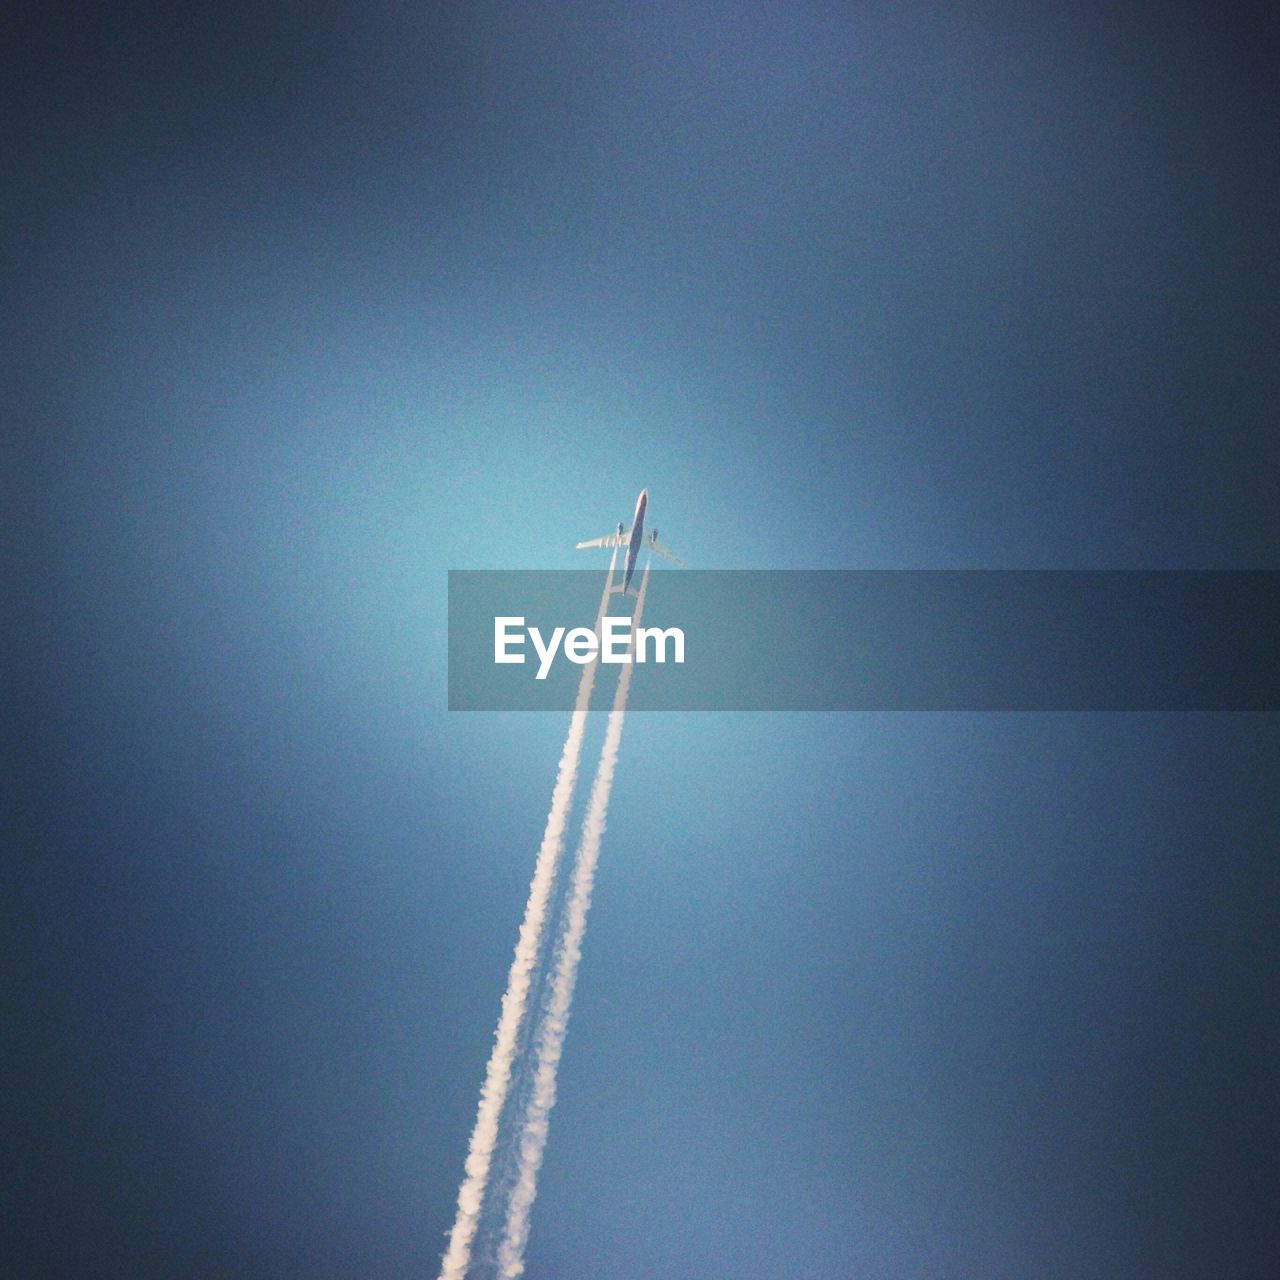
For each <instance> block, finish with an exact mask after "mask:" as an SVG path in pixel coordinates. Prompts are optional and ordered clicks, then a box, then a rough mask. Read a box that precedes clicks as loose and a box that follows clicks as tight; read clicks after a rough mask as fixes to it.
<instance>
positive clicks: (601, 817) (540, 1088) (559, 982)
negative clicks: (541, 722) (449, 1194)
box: [498, 564, 649, 1280]
mask: <svg viewBox="0 0 1280 1280" xmlns="http://www.w3.org/2000/svg"><path fill="white" fill-rule="evenodd" d="M648 584H649V566H648V565H647V564H646V565H645V570H644V577H643V578H642V579H641V581H640V593H639V596H638V597H637V599H636V608H635V615H634V617H633V618H632V621H631V637H632V646H633V649H634V645H635V631H636V628H637V627H638V626H639V625H640V618H641V616H642V615H643V613H644V593H645V588H646V587H647V586H648ZM632 666H633V664H632V663H627V664H626V665H625V666H624V667H623V668H622V674H621V675H620V676H619V678H618V690H617V693H616V694H615V695H614V699H613V709H612V710H611V711H610V712H609V724H608V727H607V728H606V730H605V736H604V745H603V746H602V747H601V748H600V762H599V764H597V766H596V776H595V781H594V782H592V784H591V799H590V800H589V801H588V804H587V813H586V817H585V818H583V820H582V836H581V838H580V840H579V843H578V855H577V859H576V861H575V862H574V867H573V879H572V881H571V883H570V887H569V897H568V900H567V902H566V905H565V915H564V925H563V929H562V932H561V934H560V939H559V942H558V944H557V948H556V967H555V973H554V975H553V977H552V979H551V987H550V994H549V996H548V997H547V1003H546V1006H545V1007H544V1009H543V1013H542V1021H541V1024H540V1025H539V1027H538V1033H537V1067H536V1071H535V1075H534V1080H533V1092H532V1093H531V1095H530V1097H529V1102H528V1105H527V1107H526V1109H525V1113H524V1127H523V1131H522V1133H521V1135H520V1156H519V1167H518V1174H517V1180H516V1184H515V1187H514V1189H513V1190H512V1192H511V1198H510V1200H509V1201H508V1202H507V1221H506V1227H505V1229H504V1232H503V1238H502V1241H501V1243H500V1244H499V1246H498V1270H499V1273H500V1274H501V1275H502V1276H504V1277H505V1278H506V1280H515V1278H516V1277H517V1276H519V1275H520V1273H521V1272H522V1271H523V1270H524V1249H525V1244H526V1243H527V1241H528V1239H529V1214H530V1211H531V1210H532V1209H533V1201H534V1197H535V1196H536V1195H537V1194H538V1170H539V1169H540V1168H541V1166H542V1153H543V1151H544V1149H545V1148H546V1145H547V1131H548V1129H549V1128H550V1124H551V1108H552V1107H553V1106H555V1102H556V1072H557V1070H558V1069H559V1066H560V1055H561V1053H562V1052H563V1050H564V1037H565V1032H566V1031H567V1030H568V1028H569V1006H570V1004H571V1003H572V1001H573V987H574V983H575V982H576V981H577V977H578V961H579V960H580V959H581V958H582V935H583V933H584V931H585V930H586V927H587V909H588V908H589V907H590V906H591V889H592V885H593V884H594V882H595V874H596V862H597V860H598V859H599V856H600V839H601V837H602V836H603V835H604V831H605V823H606V819H607V817H608V814H609V792H610V791H611V790H612V788H613V774H614V770H615V769H616V768H617V764H618V746H619V744H620V743H621V741H622V721H623V718H624V717H625V715H626V710H627V691H628V689H629V688H630V687H631V671H632Z"/></svg>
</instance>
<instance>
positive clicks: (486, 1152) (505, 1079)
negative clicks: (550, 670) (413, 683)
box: [440, 547, 630, 1280]
mask: <svg viewBox="0 0 1280 1280" xmlns="http://www.w3.org/2000/svg"><path fill="white" fill-rule="evenodd" d="M617 559H618V551H617V548H616V547H615V548H614V552H613V558H612V559H611V560H610V561H609V576H608V578H607V579H606V581H605V589H604V592H603V593H602V594H601V596H600V607H599V609H597V610H596V634H597V635H599V634H600V619H601V618H602V617H603V616H604V611H605V608H606V606H607V605H608V602H609V588H610V586H611V585H612V583H613V570H614V566H615V564H616V562H617ZM596 667H597V664H596V662H594V661H592V662H589V663H587V665H586V666H584V667H583V669H582V675H581V677H580V678H579V680H578V696H577V698H576V699H575V701H574V704H573V716H572V718H571V719H570V721H569V732H568V735H567V736H566V737H565V740H564V749H563V751H562V752H561V753H560V768H559V770H558V772H557V773H556V785H555V788H554V790H553V791H552V793H551V809H550V811H549V812H548V813H547V825H546V829H545V830H544V831H543V833H542V844H541V845H540V846H539V849H538V858H537V862H536V863H535V864H534V869H533V880H532V882H531V883H530V885H529V901H528V904H527V905H526V906H525V909H524V921H523V922H522V923H521V925H520V934H519V937H518V938H517V940H516V950H515V956H514V957H513V958H512V961H511V972H510V973H509V974H508V976H507V989H506V992H505V993H504V994H503V997H502V1013H501V1015H500V1016H499V1018H498V1027H497V1030H496V1031H495V1032H494V1036H493V1051H492V1052H491V1053H490V1055H489V1065H488V1067H487V1068H486V1069H485V1076H484V1084H483V1086H482V1087H481V1089H480V1104H479V1107H478V1108H477V1110H476V1123H475V1127H474V1128H473V1129H472V1131H471V1145H470V1147H469V1148H468V1149H467V1163H466V1174H465V1176H464V1177H463V1179H462V1185H461V1186H460V1187H459V1188H458V1213H457V1217H456V1218H455V1219H454V1222H453V1231H452V1232H451V1233H450V1236H449V1247H448V1249H447V1250H446V1251H445V1255H444V1259H443V1261H442V1262H441V1265H440V1280H463V1277H464V1276H465V1275H466V1272H467V1267H468V1266H469V1265H470V1262H471V1244H472V1241H473V1240H474V1239H475V1234H476V1227H477V1225H478V1223H479V1221H480V1210H481V1208H482V1207H483V1205H484V1195H485V1187H486V1185H487V1183H488V1181H489V1168H490V1166H491V1164H492V1163H493V1149H494V1145H495V1143H496V1142H497V1140H498V1123H499V1121H500V1119H501V1117H502V1108H503V1105H504V1104H505V1102H506V1100H507V1093H508V1091H509V1090H510V1088H511V1068H512V1061H513V1059H514V1057H515V1051H516V1045H517V1043H518V1041H519V1038H520V1029H521V1027H522V1026H523V1025H524V1018H525V1013H526V1008H527V1005H528V1000H529V986H530V982H531V980H532V977H533V972H534V968H535V966H536V965H537V963H538V955H539V952H540V950H541V947H542V934H543V930H544V927H545V924H546V917H547V903H548V901H549V900H550V897H551V890H552V887H553V885H554V884H555V877H556V869H557V866H558V865H559V862H560V854H561V852H562V851H563V849H564V833H565V828H566V826H567V825H568V821H569V812H570V810H571V809H572V807H573V792H574V787H575V786H576V784H577V780H578V762H579V760H580V759H581V756H582V735H583V731H584V730H585V728H586V722H587V709H588V707H589V706H590V705H591V687H592V685H593V684H594V683H595V678H596ZM627 670H630V668H629V667H626V668H624V671H627Z"/></svg>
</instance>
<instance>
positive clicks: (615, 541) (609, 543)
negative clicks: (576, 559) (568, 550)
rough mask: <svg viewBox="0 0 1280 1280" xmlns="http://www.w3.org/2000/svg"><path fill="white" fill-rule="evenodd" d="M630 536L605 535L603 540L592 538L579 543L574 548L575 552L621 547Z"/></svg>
mask: <svg viewBox="0 0 1280 1280" xmlns="http://www.w3.org/2000/svg"><path fill="white" fill-rule="evenodd" d="M629 536H630V535H628V534H624V533H606V534H605V535H604V537H603V538H592V539H590V540H589V541H587V542H579V543H578V544H577V545H576V546H575V547H574V550H575V551H581V550H583V549H584V548H585V547H621V546H623V545H625V543H626V541H627V538H628V537H629Z"/></svg>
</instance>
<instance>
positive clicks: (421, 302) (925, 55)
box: [3, 4, 1280, 1280]
mask: <svg viewBox="0 0 1280 1280" xmlns="http://www.w3.org/2000/svg"><path fill="white" fill-rule="evenodd" d="M24 22H25V26H24V27H23V29H21V30H20V31H19V33H18V37H19V38H18V39H17V40H16V41H15V42H14V52H13V53H12V54H11V60H12V68H11V73H10V74H8V75H6V77H5V82H6V87H5V89H4V91H3V92H4V102H5V111H4V120H5V128H6V140H7V143H8V154H10V155H11V157H12V162H11V163H12V167H13V170H14V173H15V175H16V179H15V181H14V182H13V183H12V184H11V186H10V189H9V191H8V192H7V194H6V198H5V201H6V214H7V216H6V225H7V230H6V235H5V240H6V248H7V250H8V255H7V260H8V261H9V263H10V286H11V292H12V304H11V306H9V307H8V308H6V312H7V315H6V331H7V336H8V339H9V340H8V342H7V343H6V346H7V348H8V350H9V353H10V362H9V364H10V368H9V370H8V373H7V378H6V385H7V387H8V395H7V397H6V400H7V409H6V417H7V419H8V423H7V430H6V439H5V459H6V461H5V467H4V485H5V497H4V503H5V508H6V527H7V530H8V531H9V532H8V534H7V537H6V551H7V556H6V560H7V569H6V580H7V592H6V595H7V599H8V601H9V604H8V607H7V609H6V613H7V615H8V617H9V618H10V620H11V626H10V629H9V635H10V637H11V645H12V657H13V662H12V667H11V669H12V671H13V673H14V676H13V679H12V680H11V682H10V683H9V686H8V690H7V693H6V697H7V699H8V706H9V710H10V712H11V714H9V715H8V716H6V720H7V722H8V723H9V724H10V725H11V726H12V730H13V731H12V735H11V739H10V741H9V742H8V744H7V747H6V751H7V756H6V760H7V764H8V765H9V767H8V768H7V769H6V771H5V772H6V775H7V777H8V783H7V786H6V793H7V795H6V805H5V813H6V843H7V844H8V845H10V846H11V849H12V856H11V857H7V858H6V859H5V865H6V877H7V881H6V892H5V901H6V907H5V914H6V923H7V925H8V926H9V927H8V929H7V932H8V933H9V934H10V937H11V938H12V950H13V959H14V963H13V964H12V966H11V974H12V977H11V980H10V982H9V983H8V984H7V1000H8V1002H9V1013H10V1017H9V1026H10V1028H11V1035H10V1047H11V1052H10V1055H9V1061H8V1063H7V1065H6V1072H7V1073H11V1083H10V1095H11V1096H12V1097H14V1098H15V1099H17V1100H18V1101H17V1105H15V1106H14V1107H12V1108H11V1109H10V1116H9V1118H8V1120H7V1124H9V1125H10V1126H12V1134H11V1137H10V1148H11V1150H12V1151H14V1152H16V1154H17V1158H16V1160H14V1161H13V1162H12V1167H11V1168H10V1170H9V1178H10V1179H12V1180H13V1182H12V1185H11V1187H10V1194H9V1200H10V1203H12V1204H14V1205H16V1206H17V1212H16V1213H15V1214H14V1215H12V1217H11V1221H10V1224H9V1227H8V1230H10V1231H12V1232H13V1238H12V1242H11V1244H10V1245H9V1246H8V1247H7V1249H6V1252H7V1253H8V1254H9V1256H12V1257H15V1258H20V1259H22V1260H23V1262H24V1264H25V1271H26V1273H28V1274H32V1275H76V1276H85V1277H90V1276H114V1275H126V1274H127V1275H131V1276H139V1277H143V1276H172V1275H187V1276H216V1275H232V1274H234V1275H261V1276H268V1277H277V1276H293V1275H298V1276H301V1275H307V1276H334V1277H338V1276H357V1275H358V1276H362V1277H373V1276H386V1277H399V1276H407V1275H418V1274H424V1273H425V1274H430V1273H431V1272H432V1268H433V1267H434V1265H435V1263H436V1261H437V1259H438V1257H439V1254H440V1252H441V1251H442V1249H443V1245H444V1233H445V1232H446V1231H447V1229H448V1227H449V1225H450V1223H451V1220H452V1210H453V1198H454V1196H455V1194H456V1189H457V1183H458V1180H459V1178H460V1176H461V1172H462V1161H463V1157H464V1153H465V1148H466V1140H467V1135H468V1132H469V1128H470V1124H471V1121H472V1119H473V1117H474V1108H475V1100H476V1093H477V1090H478V1088H479V1084H480V1079H481V1075H482V1071H483V1065H484V1060H485V1056H486V1054H487V1049H488V1043H489V1040H490V1037H491V1035H492V1031H493V1025H494V1021H495V1019H496V1016H497V1008H498V999H499V994H500V992H501V989H502V984H503V981H504V977H505V972H506V967H507V964H508V962H509V957H510V949H511V946H512V944H513V942H514V938H515V931H516V928H517V925H518V922H519V915H520V911H521V906H522V903H523V901H524V895H525V892H526V888H527V884H528V877H529V873H530V870H531V867H532V859H533V854H534V851H535V849H536V846H537V841H538V839H539V836H540V832H541V823H542V821H543V818H544V816H545V808H546V804H547V800H548V796H549V792H550V787H551V783H552V780H553V770H554V767H555V762H556V758H557V753H558V750H559V746H560V743H561V740H562V737H563V733H564V728H565V718H564V717H560V716H545V717H544V716H519V715H506V716H503V715H493V716H488V715H483V716H482V715H475V716H460V715H450V714H448V713H447V712H446V711H445V709H444V703H445V663H444V656H445V654H444V638H445V637H444V632H445V584H446V573H447V571H448V570H449V569H450V568H483V567H511V568H556V567H570V566H573V565H575V564H576V563H578V562H577V561H575V559H574V553H573V552H572V550H571V549H570V548H571V547H572V544H573V542H574V541H576V540H577V539H578V538H582V537H588V536H593V535H596V534H599V533H602V532H604V531H606V530H607V529H609V528H610V527H611V526H612V525H613V524H615V523H616V522H617V521H618V520H624V519H626V518H627V517H628V516H629V514H630V511H631V509H632V506H633V504H634V501H635V495H636V493H637V491H638V490H639V489H640V488H641V487H642V486H647V487H648V489H649V491H650V495H651V505H650V520H651V521H652V522H655V523H656V524H657V526H658V527H659V529H660V530H661V531H662V539H663V541H664V542H666V543H668V544H669V545H670V546H672V547H673V548H675V549H677V550H679V551H680V552H681V553H682V554H684V555H685V556H686V557H687V558H688V559H689V561H690V562H691V563H692V564H694V565H696V566H698V567H727V568H798V567H815V568H826V567H839V568H864V567H868V568H890V567H892V568H899V567H903V568H906V567H909V568H959V567H975V568H1028V567H1036V568H1176V567H1187V568H1269V567H1273V566H1274V565H1275V561H1276V552H1277V546H1278V544H1280V528H1278V527H1277V512H1278V511H1280V504H1277V503H1276V501H1275V492H1276V484H1275V481H1276V461H1277V458H1276V436H1275V432H1274V404H1275V403H1276V395H1277V390H1280V388H1277V386H1276V365H1275V361H1274V357H1273V353H1274V350H1275V337H1276V302H1275V299H1276V297H1277V296H1280V295H1278V293H1277V289H1276V284H1277V282H1276V279H1275V273H1276V266H1275V263H1276V256H1275V253H1274V249H1275V244H1274V226H1275V225H1276V223H1275V214H1276V199H1275V191H1276V188H1275V178H1276V173H1275V166H1276V159H1275V154H1274V148H1272V147H1271V146H1269V145H1268V141H1269V140H1268V138H1267V131H1266V128H1265V125H1266V122H1267V121H1268V120H1269V119H1270V118H1273V116H1274V109H1275V89H1274V85H1275V84H1276V83H1277V80H1276V78H1275V76H1274V74H1273V73H1274V69H1275V67H1274V63H1275V58H1274V43H1273V39H1272V38H1271V37H1270V36H1269V34H1268V33H1267V32H1265V31H1263V30H1262V29H1261V28H1260V26H1254V25H1251V23H1250V21H1249V20H1248V19H1247V18H1246V17H1239V18H1227V17H1226V16H1224V15H1221V14H1219V13H1217V12H1216V11H1214V10H1213V9H1210V8H1208V7H1201V8H1198V7H1196V6H1191V5H1187V6H1180V7H1176V8H1174V9H1169V10H1163V9H1162V10H1160V11H1159V12H1157V11H1155V10H1153V9H1147V8H1144V7H1141V6H1137V5H1130V6H1119V7H1116V6H1114V5H1110V6H1100V5H1099V6H1093V7H1088V8H1080V7H1073V9H1072V10H1071V11H1070V12H1069V13H1067V12H1065V11H1062V10H1060V9H1058V8H1055V7H1051V6H1037V5H1031V6H1028V5H1004V6H1001V5H987V6H981V7H978V8H974V9H970V10H966V11H959V10H950V9H946V8H943V7H935V6H923V5H918V4H893V5H877V4H869V5H865V6H838V5H795V6H787V7H786V8H785V10H784V11H779V10H778V9H777V8H776V7H774V6H728V5H699V6H687V5H657V6H645V7H639V8H637V7H621V6H618V7H611V6H600V5H580V4H558V5H538V4H534V5H527V6H519V7H507V6H499V5H469V6H430V7H428V8H427V9H426V10H420V9H415V8H413V7H409V6H402V5H391V4H375V5H372V6H364V7H360V8H357V7H354V6H347V5H341V4H332V5H323V6H285V7H283V8H281V7H274V8H271V9H270V10H266V9H260V8H259V7H257V6H247V5H244V6H241V5H234V4H233V5H231V6H229V7H227V6H222V7H220V8H218V9H217V11H216V12H213V11H210V12H197V11H194V10H192V11H185V10H183V9H182V8H181V7H179V8H173V7H163V6H154V7H151V6H147V5H134V6H128V7H127V8H126V9H125V10H124V11H123V12H119V13H117V14H116V15H114V16H112V17H110V18H108V17H107V16H105V15H104V16H100V17H95V16H92V15H80V16H78V17H75V18H72V17H71V16H69V15H61V14H59V13H56V12H54V13H45V12H42V13H39V14H36V13H33V14H32V15H30V16H29V17H28V18H27V19H25V20H24ZM598 732H599V727H598V726H597V733H598ZM1278 757H1280V740H1278V739H1277V733H1276V724H1275V720H1274V717H1268V716H1256V717H1246V716H1155V715H1152V716H1107V715H1080V716H1062V715H1059V716H1049V715H1045V716H1035V715H1010V716H997V715H991V716H951V715H945V716H944V715H920V716H907V715H901V716H852V715H851V716H814V717H806V716H767V717H766V716H760V717H752V716H723V717H718V716H663V715H650V716H636V717H633V718H632V720H631V721H630V722H629V723H628V725H627V728H626V733H625V736H624V739H623V744H622V763H621V767H620V773H619V777H618V781H617V784H616V787H615V793H614V802H613V807H612V809H611V813H610V825H609V831H608V835H607V837H606V841H605V846H604V852H603V857H602V865H601V870H600V878H599V884H598V891H597V895H596V903H595V906H594V908H593V915H592V918H591V921H590V924H589V928H588V933H587V940H586V954H585V958H584V963H583V969H582V973H581V977H580V985H579V997H578V1002H577V1006H576V1008H575V1013H574V1021H573V1025H572V1028H571V1030H570V1034H569V1042H568V1047H567V1050H566V1057H565V1062H564V1067H563V1075H562V1081H561V1095H560V1098H561V1100H560V1102H559V1104H558V1106H557V1108H556V1111H555V1114H554V1117H553V1123H552V1133H551V1140H550V1145H549V1149H548V1156H547V1163H546V1167H545V1171H544V1178H543V1184H542V1191H541V1194H540V1198H539V1202H538V1204H537V1207H536V1209H535V1216H534V1224H533V1234H532V1239H531V1244H530V1252H529V1271H528V1274H529V1276H530V1277H531V1280H538V1278H539V1277H543V1276H552V1275H561V1276H563V1275H584V1274H592V1275H596V1276H600V1277H609V1276H618V1277H623V1276H625V1277H635V1276H638V1275H648V1274H667V1275H670V1274H691V1275H692V1274H697V1275H699V1276H706V1277H718V1276H723V1277H733V1278H734V1280H743V1278H745V1277H755V1276H760V1277H765V1276H776V1275H803V1276H846V1275H867V1276H877V1277H879V1276H883V1277H890V1278H896V1277H925V1276H928V1277H931V1278H932V1277H940V1276H955V1277H967V1276H975V1275H983V1276H988V1277H1000V1276H1009V1277H1014V1276H1019V1277H1020V1276H1025V1275H1028V1274H1035V1275H1041V1276H1046V1277H1054V1276H1061V1277H1064V1278H1065V1277H1071V1278H1072V1280H1076V1278H1078V1277H1088V1276H1098V1277H1103V1276H1107V1277H1110V1276H1115V1275H1121V1274H1123V1275H1127V1276H1134V1277H1145V1276H1151V1277H1155V1276H1161V1277H1163V1276H1169V1275H1176V1274H1187V1275H1198V1276H1203V1275H1206V1274H1223V1275H1226V1274H1230V1275H1233V1276H1239V1277H1247V1276H1253V1275H1257V1276H1261V1275H1264V1274H1267V1273H1268V1271H1267V1266H1268V1263H1269V1261H1272V1260H1274V1257H1275V1256H1276V1252H1277V1249H1280V1243H1278V1242H1277V1239H1276V1229H1275V1226H1274V1223H1273V1221H1272V1217H1273V1215H1272V1212H1271V1210H1272V1205H1273V1200H1274V1197H1272V1196H1270V1195H1268V1194H1267V1192H1266V1178H1267V1176H1268V1174H1274V1156H1273V1155H1272V1152H1273V1150H1274V1146H1275V1142H1274V1140H1275V1121H1274V1114H1273V1108H1271V1105H1270V1099H1269V1096H1268V1093H1267V1091H1266V1089H1265V1088H1264V1079H1263V1065H1264V1064H1265V1062H1266V1061H1267V1060H1268V1055H1270V1056H1272V1057H1273V1056H1274V1050H1275V1047H1276V1041H1275V1037H1276V1025H1277V1024H1276V1004H1275V992H1274V978H1273V974H1274V972H1275V958H1276V957H1275V942H1274V939H1275V937H1276V936H1277V935H1276V929H1275V925H1276V923H1277V921H1276V894H1275V887H1276V886H1275V873H1274V852H1275V840H1276V816H1277V815H1276V808H1275V799H1274V796H1275V793H1276V787H1275V780H1276V768H1277V764H1280V758H1278Z"/></svg>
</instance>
